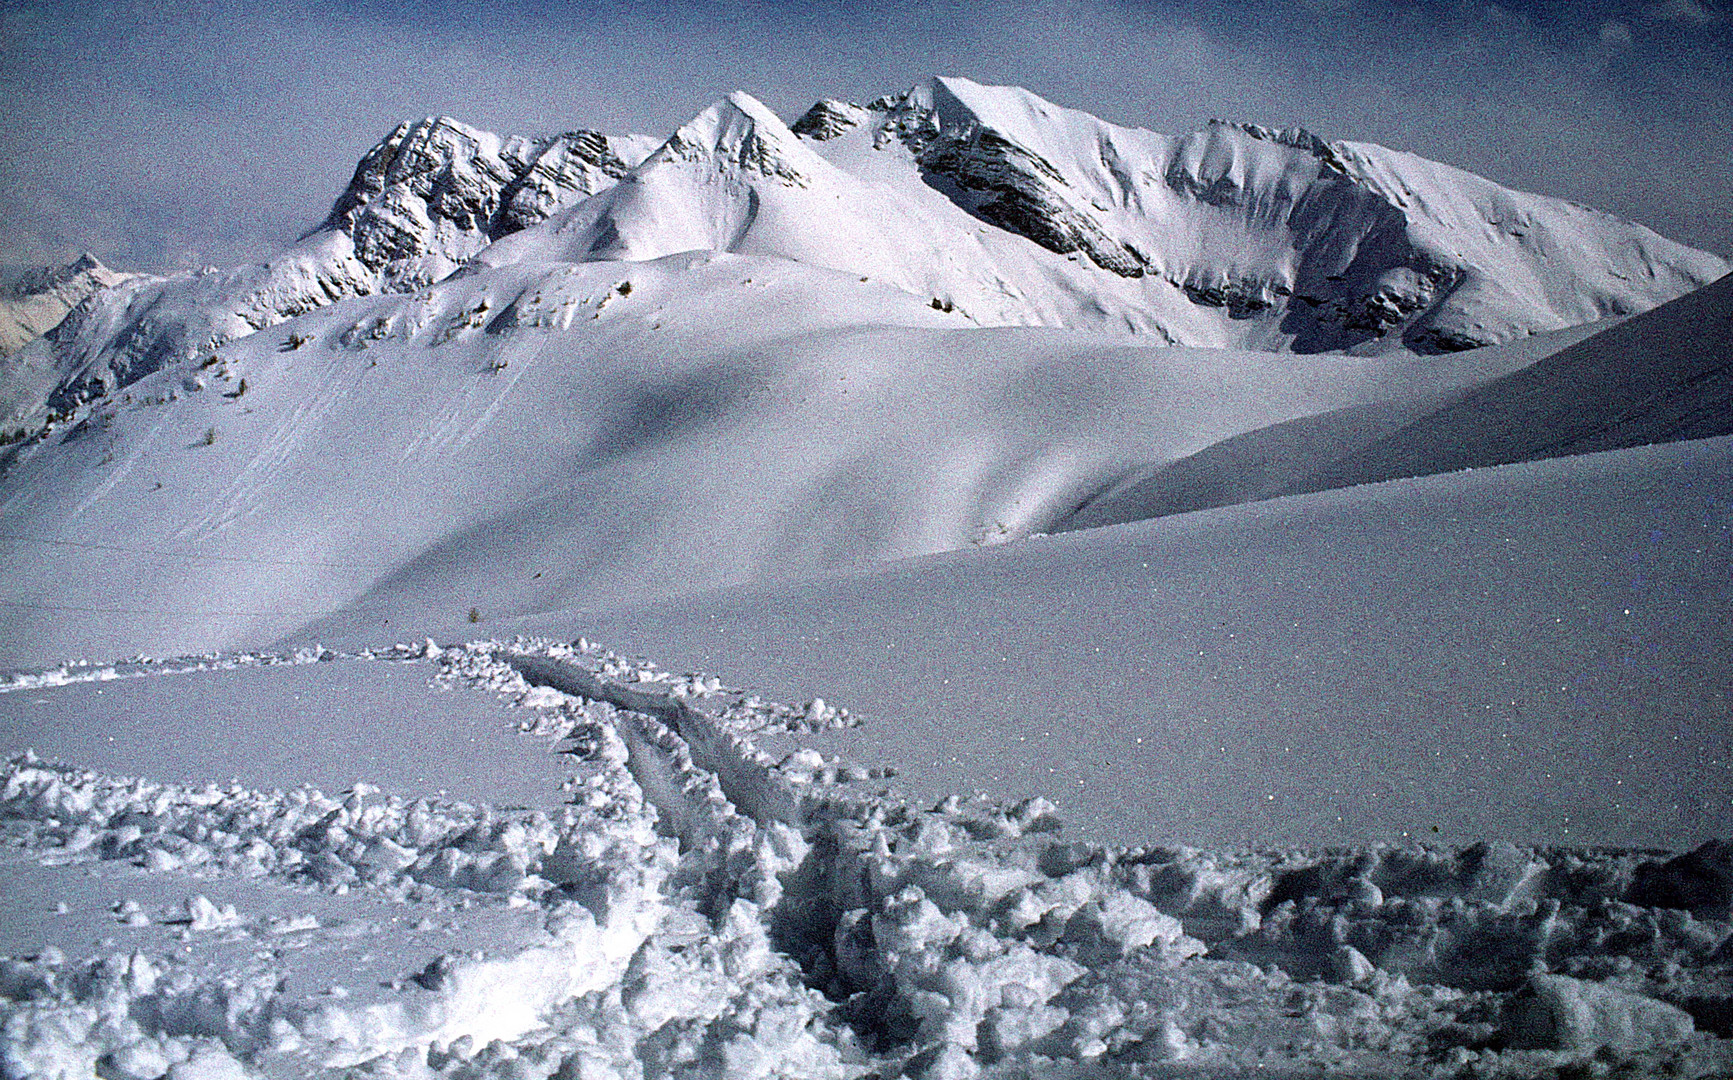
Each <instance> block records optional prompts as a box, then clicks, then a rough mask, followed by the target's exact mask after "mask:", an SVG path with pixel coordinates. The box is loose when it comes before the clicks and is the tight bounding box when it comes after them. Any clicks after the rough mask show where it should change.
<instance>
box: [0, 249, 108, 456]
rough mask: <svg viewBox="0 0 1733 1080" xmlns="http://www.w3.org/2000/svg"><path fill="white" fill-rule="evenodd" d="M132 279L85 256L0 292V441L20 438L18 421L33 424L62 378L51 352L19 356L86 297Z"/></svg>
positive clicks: (45, 269) (16, 281) (30, 273)
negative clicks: (0, 436)
mask: <svg viewBox="0 0 1733 1080" xmlns="http://www.w3.org/2000/svg"><path fill="white" fill-rule="evenodd" d="M137 277H138V275H135V274H121V273H116V272H115V271H113V270H110V269H109V268H108V267H106V266H104V265H102V263H101V262H100V261H99V260H98V259H97V258H96V256H94V255H91V254H90V253H89V252H86V253H84V254H83V255H80V256H79V257H78V258H76V259H74V260H73V261H72V262H70V263H67V264H66V265H64V266H45V267H39V268H35V269H32V270H28V271H26V272H24V273H22V274H20V275H18V277H16V278H15V279H13V280H12V281H10V282H8V283H7V284H6V285H5V287H4V288H0V435H4V436H5V437H8V438H16V437H19V436H20V435H22V434H24V426H25V425H20V424H18V423H17V421H23V420H29V421H32V422H34V421H35V419H36V415H35V414H36V413H38V412H39V410H40V409H41V406H42V404H43V403H44V402H46V401H47V400H48V397H49V395H50V394H52V393H53V392H54V389H55V387H56V386H57V385H58V384H59V382H60V381H61V379H62V377H63V371H62V369H61V367H60V365H59V364H58V363H57V362H56V359H57V358H56V356H55V354H54V350H53V349H52V348H50V347H44V348H38V349H36V350H32V354H31V355H29V356H22V357H21V356H19V355H18V354H19V353H20V352H21V351H22V350H23V349H24V348H25V346H27V345H28V344H30V343H31V342H33V341H35V340H37V339H38V338H40V337H41V336H42V335H43V334H45V333H48V332H49V331H51V330H53V329H54V327H56V326H58V325H59V324H60V322H61V321H62V320H63V319H65V318H66V316H67V313H68V312H71V311H73V310H74V309H76V308H77V307H79V305H81V304H83V303H84V302H85V300H86V299H88V298H89V297H91V296H93V295H95V294H97V293H99V292H101V291H102V290H104V289H107V288H110V287H113V286H117V285H120V284H123V283H125V282H127V281H130V280H134V279H136V278H137Z"/></svg>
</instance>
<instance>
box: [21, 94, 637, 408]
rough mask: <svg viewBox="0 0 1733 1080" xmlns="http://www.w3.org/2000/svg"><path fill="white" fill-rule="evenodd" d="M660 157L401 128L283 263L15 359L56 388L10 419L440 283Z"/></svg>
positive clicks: (586, 135) (171, 282)
mask: <svg viewBox="0 0 1733 1080" xmlns="http://www.w3.org/2000/svg"><path fill="white" fill-rule="evenodd" d="M652 145H653V144H651V142H650V140H647V139H644V138H641V137H636V136H626V137H610V136H604V135H601V134H600V133H597V132H594V131H574V132H567V133H564V134H560V135H551V136H542V137H537V138H528V137H524V136H515V135H514V136H499V135H494V134H492V133H490V132H485V131H478V130H476V129H475V128H471V127H468V126H466V125H463V124H460V123H458V122H456V121H454V120H451V119H449V118H445V117H432V118H428V119H425V120H420V121H416V122H413V123H405V124H402V125H400V126H399V127H398V128H397V129H396V130H395V131H393V132H392V133H391V134H390V135H389V136H387V137H386V138H385V139H384V140H383V141H382V142H380V143H379V145H378V146H376V147H374V148H373V149H372V150H371V151H369V152H368V153H367V155H366V156H365V157H364V158H362V160H361V163H360V164H359V166H357V168H356V170H355V175H354V178H353V179H352V180H351V181H350V183H349V187H348V189H347V190H346V191H344V193H343V194H342V196H341V197H339V198H338V200H337V202H336V204H335V205H334V206H333V207H332V209H331V213H330V215H329V216H328V217H327V219H326V220H325V222H324V224H322V225H321V226H319V227H318V228H317V229H315V230H314V231H313V232H311V233H309V234H308V235H307V236H305V237H303V238H302V239H301V240H300V241H299V242H298V243H296V244H294V245H293V246H291V247H289V248H288V249H287V250H285V251H283V252H282V253H281V254H278V255H275V256H273V257H272V258H270V259H268V260H267V261H265V262H264V263H262V264H256V265H251V266H244V267H237V268H235V269H231V270H226V271H224V270H218V269H216V268H206V269H203V270H199V271H189V272H186V273H181V274H176V275H173V276H171V277H168V278H155V277H139V278H136V279H134V280H132V281H129V282H127V283H125V284H124V285H123V286H122V287H120V288H116V289H113V290H110V291H108V292H106V293H104V294H103V295H101V296H99V297H97V298H95V300H94V301H93V302H92V303H91V304H89V305H86V306H85V307H83V308H81V309H79V311H78V312H77V313H76V314H75V315H74V316H73V317H72V318H70V319H68V320H67V321H66V322H64V323H62V324H61V325H60V326H59V327H57V328H56V329H55V330H54V332H53V333H52V334H50V335H49V336H48V337H47V338H45V339H43V340H41V341H40V342H38V343H36V344H34V345H32V346H31V347H30V348H29V349H28V350H26V352H25V353H24V354H22V355H21V356H20V357H19V358H18V360H17V363H19V364H21V365H28V366H29V367H31V368H32V369H34V370H41V371H47V372H50V373H52V381H51V383H50V385H49V388H48V391H47V392H46V393H38V394H35V395H31V394H27V393H19V394H17V395H14V396H16V397H18V398H19V400H17V401H15V402H14V401H11V399H10V398H9V399H8V403H9V405H10V408H11V413H12V417H13V418H14V419H19V420H26V421H34V422H36V423H40V421H41V419H42V418H43V417H44V416H45V415H46V416H47V417H48V418H49V419H53V418H55V417H64V416H66V415H67V414H69V413H71V412H72V411H73V410H75V409H76V408H77V407H78V406H79V405H80V404H81V403H83V402H86V401H89V400H92V399H95V398H99V397H101V396H103V395H104V394H106V393H109V392H111V391H114V390H117V389H120V388H122V387H126V386H130V385H131V384H132V383H134V382H136V381H138V380H139V379H141V378H143V377H145V376H147V375H149V374H151V373H152V372H155V371H157V370H159V369H160V368H162V367H163V366H164V365H165V364H170V363H174V362H178V361H184V360H188V359H193V358H204V357H208V356H209V355H211V353H212V351H213V350H215V349H217V348H219V347H220V346H222V345H223V344H225V343H226V342H229V341H232V340H234V339H236V338H241V337H245V336H247V335H249V334H253V333H256V332H257V331H259V330H262V329H264V328H266V327H268V326H273V325H276V324H277V323H280V322H283V321H284V320H286V319H291V318H294V317H295V316H297V315H300V314H303V313H305V312H308V311H312V310H315V309H317V308H321V307H324V306H326V305H328V304H331V303H333V302H335V301H337V300H341V299H344V298H345V297H351V296H366V295H370V294H374V293H380V292H411V291H413V290H415V289H418V288H421V287H422V286H424V285H427V284H429V283H431V282H434V281H437V280H440V279H442V278H444V277H446V276H448V275H449V274H450V273H451V271H452V270H453V269H455V268H456V267H458V266H460V265H462V264H463V263H464V262H466V261H467V260H468V259H469V258H470V257H472V256H473V255H474V254H475V253H476V252H478V251H480V250H481V249H483V248H484V247H486V246H487V245H488V244H490V243H492V242H493V241H494V240H496V239H498V238H499V237H501V236H504V235H506V234H508V233H510V232H513V231H515V230H517V229H520V228H522V227H524V226H525V225H526V224H529V223H531V222H534V221H540V220H541V219H542V218H544V217H546V216H547V215H548V214H550V213H552V212H553V211H555V210H556V209H558V208H559V207H562V206H566V205H569V204H571V203H573V202H576V201H579V200H581V199H583V198H585V197H586V196H589V195H592V194H594V193H595V192H597V191H600V190H602V189H603V188H606V187H608V186H609V185H611V184H612V183H614V181H615V180H616V179H617V178H618V177H619V176H621V175H622V174H624V172H625V171H626V169H627V168H628V166H629V165H630V164H634V163H636V162H637V161H639V160H640V159H642V157H643V156H644V155H645V154H646V153H648V152H649V150H650V149H651V147H652ZM11 385H12V384H11V382H10V380H9V381H8V383H7V386H8V388H10V387H11Z"/></svg>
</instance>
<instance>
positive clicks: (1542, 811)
mask: <svg viewBox="0 0 1733 1080" xmlns="http://www.w3.org/2000/svg"><path fill="white" fill-rule="evenodd" d="M1730 465H1733V440H1730V439H1727V438H1720V439H1712V440H1706V441H1698V442H1687V443H1675V444H1670V445H1667V446H1661V447H1651V448H1641V449H1632V450H1622V451H1617V452H1614V453H1609V454H1596V455H1589V456H1581V457H1572V458H1565V459H1560V460H1556V461H1547V462H1537V463H1533V464H1528V465H1520V466H1507V467H1501V468H1496V469H1486V470H1481V469H1477V470H1474V471H1473V472H1465V473H1455V474H1449V475H1444V476H1434V477H1426V478H1422V479H1418V480H1403V481H1393V482H1390V483H1388V484H1379V485H1369V486H1365V487H1357V488H1352V489H1347V490H1339V491H1330V492H1320V493H1317V494H1313V495H1306V496H1299V497H1293V498H1285V499H1275V500H1271V501H1268V502H1262V503H1256V504H1251V505H1244V506H1234V507H1224V508H1220V509H1215V510H1207V511H1201V512H1198V513H1193V514H1183V515H1177V516H1173V517H1165V518H1161V519H1158V520H1155V521H1146V522H1139V523H1135V524H1130V525H1123V526H1118V527H1115V528H1109V529H1095V530H1087V531H1083V532H1076V533H1069V534H1066V535H1064V536H1056V537H1041V538H1030V539H1027V540H1021V541H1018V542H1015V543H1012V544H1007V545H1004V546H1002V547H997V548H993V549H991V550H988V551H973V552H967V553H963V552H958V553H953V554H946V555H937V556H931V557H928V558H925V559H916V560H910V561H905V562H902V563H897V564H894V565H891V566H886V567H880V568H875V569H871V570H866V571H863V572H861V573H858V574H853V575H848V576H845V577H840V578H832V579H825V580H816V581H810V582H801V583H793V584H785V585H766V586H757V587H752V588H745V589H733V590H726V591H722V592H717V593H712V594H705V595H701V596H692V597H687V598H684V599H682V600H679V601H673V602H670V601H659V602H656V603H646V604H639V605H631V606H628V607H625V608H622V609H610V608H609V607H607V606H603V605H596V606H594V607H589V608H587V609H579V610H577V611H573V612H570V613H565V614H559V615H550V616H541V617H532V618H528V619H523V620H511V621H508V622H505V623H504V624H503V626H502V629H503V630H506V631H512V632H515V631H519V630H522V631H525V632H531V633H538V634H547V635H551V636H557V637H571V636H577V635H580V634H583V635H588V636H590V637H592V638H599V639H602V640H610V641H613V642H614V643H615V645H616V647H617V648H620V649H622V650H627V651H630V652H631V653H634V654H641V655H645V656H649V657H652V658H655V659H657V660H658V661H660V662H662V663H665V664H667V665H669V666H672V667H675V668H677V669H691V670H699V671H706V672H710V673H713V674H715V675H718V676H720V677H722V678H723V679H726V680H730V681H732V682H735V683H737V684H746V685H751V686H755V687H761V688H763V689H764V690H766V691H767V692H769V693H772V694H774V695H776V696H779V697H783V698H785V699H800V698H805V697H810V696H813V695H819V696H822V697H824V698H825V699H826V700H828V701H836V702H839V703H841V704H845V705H848V706H849V707H850V708H851V709H853V710H854V712H855V714H856V715H857V716H859V717H862V718H864V719H865V721H866V723H865V724H864V726H862V727H860V728H859V729H857V730H851V731H849V732H846V733H843V734H841V735H838V736H835V737H834V741H829V742H825V743H824V744H823V746H824V747H825V748H826V749H829V750H835V751H840V752H842V753H843V754H844V755H845V756H847V757H850V758H853V759H855V760H859V761H861V762H863V763H865V764H868V765H896V766H898V767H899V768H900V769H901V770H902V774H903V776H902V781H903V783H904V784H905V785H906V786H908V787H909V788H910V790H912V791H915V792H917V793H918V794H919V795H920V796H922V797H925V798H929V799H937V798H940V797H942V796H943V795H945V794H947V793H949V792H954V791H962V792H973V791H985V792H988V793H989V794H991V795H993V796H994V797H997V798H1017V797H1021V796H1023V795H1028V794H1039V795H1042V796H1044V797H1046V798H1048V799H1050V800H1052V801H1053V802H1055V803H1057V804H1059V805H1060V807H1061V808H1062V810H1063V812H1064V814H1065V817H1066V818H1067V820H1070V821H1072V822H1073V823H1074V824H1073V828H1074V830H1076V831H1077V832H1079V833H1080V834H1081V835H1083V836H1084V837H1085V838H1088V839H1091V840H1101V841H1106V840H1110V839H1113V838H1115V837H1118V838H1125V837H1136V838H1138V839H1139V840H1143V841H1148V842H1162V843H1181V844H1195V845H1208V846H1228V847H1232V846H1239V845H1245V844H1252V845H1255V844H1260V843H1279V844H1329V845H1344V846H1346V845H1365V844H1369V843H1381V842H1401V841H1403V840H1404V838H1405V837H1408V838H1415V837H1425V838H1428V839H1432V838H1436V839H1439V840H1442V841H1444V842H1450V843H1461V844H1468V843H1472V842H1474V841H1475V840H1478V839H1494V838H1497V839H1508V840H1513V841H1516V842H1519V843H1541V844H1544V843H1562V842H1570V843H1576V844H1609V845H1618V846H1639V847H1651V846H1658V847H1673V848H1678V847H1684V846H1689V845H1692V844H1696V843H1699V842H1702V841H1704V840H1707V839H1710V838H1712V837H1716V836H1725V835H1727V834H1728V832H1729V830H1730V829H1733V755H1730V754H1729V747H1728V743H1727V728H1726V723H1725V718H1726V716H1727V715H1728V710H1729V708H1733V674H1730V673H1733V629H1730V628H1729V626H1728V623H1727V620H1726V618H1725V616H1724V612H1725V611H1726V610H1727V609H1728V606H1729V604H1730V603H1733V510H1730V507H1733V480H1730V479H1729V478H1730V477H1733V468H1730V467H1729V466H1730ZM345 627H347V633H345V632H344V629H345ZM440 633H442V634H450V635H454V636H455V635H458V634H461V633H463V628H462V626H461V624H454V625H453V626H451V627H450V628H449V629H447V630H444V631H441V632H440ZM316 636H318V637H320V638H322V639H324V640H327V641H343V640H354V641H369V640H374V638H373V636H372V634H371V632H370V630H369V628H368V627H367V625H366V622H365V620H364V618H362V617H360V615H359V614H352V615H350V616H348V617H334V618H332V619H331V620H329V621H328V622H327V623H326V624H324V625H323V626H321V627H319V628H318V631H317V634H316ZM1434 829H1436V830H1438V831H1437V832H1434V831H1433V830H1434Z"/></svg>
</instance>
